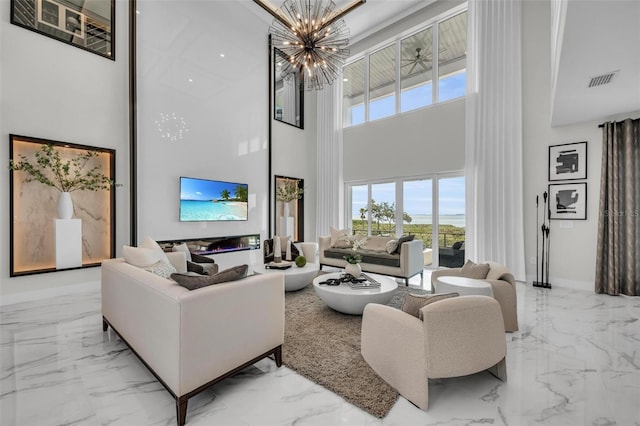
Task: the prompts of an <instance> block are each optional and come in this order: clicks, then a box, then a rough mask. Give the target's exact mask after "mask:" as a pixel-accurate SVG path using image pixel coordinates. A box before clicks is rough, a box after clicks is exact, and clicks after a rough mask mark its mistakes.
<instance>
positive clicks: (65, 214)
mask: <svg viewBox="0 0 640 426" xmlns="http://www.w3.org/2000/svg"><path fill="white" fill-rule="evenodd" d="M98 156H99V153H98V152H97V151H92V150H87V151H85V152H83V153H81V154H78V155H76V156H75V157H73V158H71V159H69V160H66V161H65V160H63V159H62V157H61V156H60V152H59V151H58V150H57V149H55V147H54V146H53V145H52V144H47V145H42V148H40V150H38V151H36V153H35V162H33V160H30V159H28V158H27V157H26V156H24V155H22V154H20V155H19V156H18V158H19V161H14V160H9V168H10V169H11V170H13V171H16V172H25V173H26V174H27V177H26V178H25V179H24V182H26V183H28V182H40V183H41V184H43V185H46V186H49V187H51V188H55V189H57V190H58V191H59V192H60V197H59V198H58V216H59V217H60V219H70V218H71V216H73V202H72V200H71V192H74V191H101V190H108V189H110V188H111V187H113V186H121V185H120V184H117V183H115V181H113V180H112V179H110V178H109V177H108V176H106V175H105V174H103V173H102V172H101V167H100V166H99V165H94V166H91V161H92V160H93V159H95V158H96V157H98Z"/></svg>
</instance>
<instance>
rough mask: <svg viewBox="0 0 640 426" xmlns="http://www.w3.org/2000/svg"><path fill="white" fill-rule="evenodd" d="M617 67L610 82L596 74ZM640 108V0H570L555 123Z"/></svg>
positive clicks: (557, 89)
mask: <svg viewBox="0 0 640 426" xmlns="http://www.w3.org/2000/svg"><path fill="white" fill-rule="evenodd" d="M613 71H617V73H616V74H615V76H614V77H613V79H612V80H611V82H610V83H609V84H605V85H600V86H595V87H591V88H590V87H588V86H589V82H590V81H591V79H592V78H593V77H597V76H600V75H603V74H607V73H610V72H613ZM638 110H640V1H637V0H631V1H629V0H608V1H568V2H567V11H566V19H565V23H564V33H563V37H562V44H561V51H560V61H559V67H558V76H557V84H556V89H555V96H554V99H553V113H552V120H551V122H552V125H554V126H559V125H565V124H570V123H576V122H581V121H591V120H599V119H603V120H604V119H606V118H607V117H609V116H613V115H617V114H621V113H627V112H633V111H638Z"/></svg>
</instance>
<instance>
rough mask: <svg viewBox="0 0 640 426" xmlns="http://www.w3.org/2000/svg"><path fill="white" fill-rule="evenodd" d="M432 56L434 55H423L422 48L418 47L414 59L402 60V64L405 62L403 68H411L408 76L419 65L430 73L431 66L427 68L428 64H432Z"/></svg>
mask: <svg viewBox="0 0 640 426" xmlns="http://www.w3.org/2000/svg"><path fill="white" fill-rule="evenodd" d="M432 56H433V54H431V53H429V54H426V55H425V54H423V53H422V48H421V47H416V55H415V56H414V57H413V58H408V59H402V62H404V63H403V64H402V68H404V67H408V66H411V68H410V69H409V72H408V74H411V73H412V72H413V70H414V69H415V68H416V67H417V66H418V65H420V66H421V67H422V68H423V69H424V70H425V71H429V70H430V69H431V66H427V64H430V63H431V58H432Z"/></svg>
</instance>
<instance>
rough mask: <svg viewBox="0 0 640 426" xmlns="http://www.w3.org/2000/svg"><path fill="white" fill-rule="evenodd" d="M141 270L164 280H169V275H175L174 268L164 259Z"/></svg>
mask: <svg viewBox="0 0 640 426" xmlns="http://www.w3.org/2000/svg"><path fill="white" fill-rule="evenodd" d="M142 269H144V270H145V271H147V272H151V273H152V274H156V275H159V276H161V277H162V278H166V279H169V278H171V274H174V273H176V268H175V267H174V266H173V265H172V264H171V263H170V262H168V261H166V260H164V259H160V260H158V261H157V262H156V263H154V264H153V265H151V266H147V267H145V268H142Z"/></svg>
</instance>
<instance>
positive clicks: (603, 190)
mask: <svg viewBox="0 0 640 426" xmlns="http://www.w3.org/2000/svg"><path fill="white" fill-rule="evenodd" d="M639 128H640V119H635V120H632V119H627V120H624V121H621V122H617V123H614V122H611V123H604V125H603V137H602V177H601V181H600V215H599V222H598V254H597V257H596V293H607V294H611V295H618V294H620V293H622V294H626V295H628V296H640V135H639V134H640V130H639Z"/></svg>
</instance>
